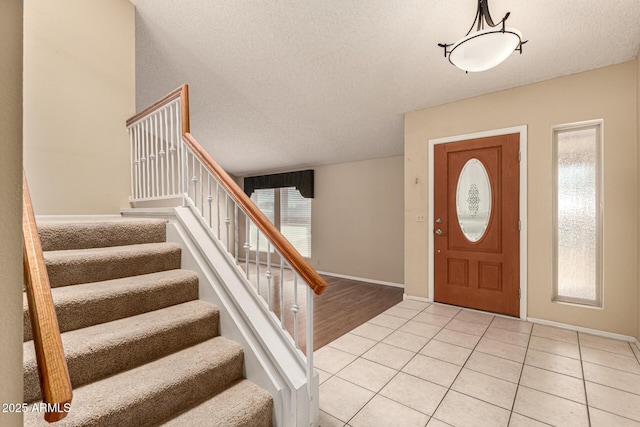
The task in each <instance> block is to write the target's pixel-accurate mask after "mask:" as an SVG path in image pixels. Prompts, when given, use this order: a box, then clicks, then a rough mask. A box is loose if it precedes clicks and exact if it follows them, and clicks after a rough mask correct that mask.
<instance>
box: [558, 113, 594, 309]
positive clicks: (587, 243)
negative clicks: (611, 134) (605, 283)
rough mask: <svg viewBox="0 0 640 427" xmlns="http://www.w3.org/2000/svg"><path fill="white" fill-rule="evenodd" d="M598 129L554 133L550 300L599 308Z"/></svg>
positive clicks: (584, 128) (592, 127) (590, 127)
mask: <svg viewBox="0 0 640 427" xmlns="http://www.w3.org/2000/svg"><path fill="white" fill-rule="evenodd" d="M599 134H600V127H599V126H593V125H590V126H588V127H583V128H577V129H567V130H556V131H555V132H554V136H555V138H554V139H555V141H554V151H555V159H556V161H555V172H556V176H555V180H556V183H555V184H556V185H555V195H554V198H555V200H554V202H555V215H554V216H555V218H554V220H555V230H554V232H555V260H554V261H555V263H554V264H555V265H554V267H555V268H554V270H555V271H554V276H555V277H554V279H555V294H556V295H555V297H556V299H558V300H565V301H570V302H581V303H586V304H592V305H598V304H599V303H600V288H601V286H600V283H601V279H600V276H601V274H600V272H601V258H602V256H601V245H600V240H601V239H600V229H601V226H600V184H599V183H600V141H599V140H600V138H599Z"/></svg>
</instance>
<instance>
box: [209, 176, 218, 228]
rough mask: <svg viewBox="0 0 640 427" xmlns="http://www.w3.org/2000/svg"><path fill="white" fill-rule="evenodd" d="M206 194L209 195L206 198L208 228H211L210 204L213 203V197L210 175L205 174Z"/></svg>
mask: <svg viewBox="0 0 640 427" xmlns="http://www.w3.org/2000/svg"><path fill="white" fill-rule="evenodd" d="M217 186H218V184H217V183H216V187H217ZM207 193H208V194H209V195H208V196H207V202H209V228H211V226H212V223H211V204H212V203H213V196H212V195H211V174H210V173H207Z"/></svg>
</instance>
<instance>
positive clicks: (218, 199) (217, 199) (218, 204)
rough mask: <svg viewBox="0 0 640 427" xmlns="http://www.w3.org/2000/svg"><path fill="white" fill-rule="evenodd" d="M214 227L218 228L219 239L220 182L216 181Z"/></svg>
mask: <svg viewBox="0 0 640 427" xmlns="http://www.w3.org/2000/svg"><path fill="white" fill-rule="evenodd" d="M216 227H217V229H218V240H220V184H218V181H216Z"/></svg>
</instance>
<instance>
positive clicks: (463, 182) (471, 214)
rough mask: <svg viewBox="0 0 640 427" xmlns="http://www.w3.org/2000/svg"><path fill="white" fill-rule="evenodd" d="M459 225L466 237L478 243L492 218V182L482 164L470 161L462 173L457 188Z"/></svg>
mask: <svg viewBox="0 0 640 427" xmlns="http://www.w3.org/2000/svg"><path fill="white" fill-rule="evenodd" d="M456 210H457V213H458V223H459V224H460V228H461V229H462V232H463V233H464V236H465V237H466V238H467V239H469V241H471V242H477V241H478V240H480V239H481V238H482V236H484V233H485V231H487V226H488V225H489V219H490V218H491V182H490V181H489V175H488V174H487V170H486V169H485V167H484V165H483V164H482V162H481V161H480V160H478V159H476V158H473V159H469V161H467V163H465V165H464V167H463V168H462V172H460V177H459V178H458V186H457V188H456Z"/></svg>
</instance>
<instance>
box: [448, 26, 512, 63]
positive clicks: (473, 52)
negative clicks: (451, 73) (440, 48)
mask: <svg viewBox="0 0 640 427" xmlns="http://www.w3.org/2000/svg"><path fill="white" fill-rule="evenodd" d="M521 43H522V34H521V33H520V31H518V30H516V29H515V28H504V29H502V28H501V29H495V28H489V29H485V30H480V31H477V32H474V33H471V34H468V35H466V36H465V37H463V38H462V39H460V40H458V41H457V42H456V43H455V44H454V45H453V46H451V49H450V50H449V62H451V63H452V64H453V65H455V66H456V67H458V68H460V69H461V70H464V71H468V72H478V71H485V70H488V69H490V68H493V67H495V66H496V65H498V64H500V63H501V62H503V61H504V60H506V59H507V58H508V57H509V56H510V55H511V54H512V53H513V52H514V51H515V50H516V49H517V48H518V46H520V45H521Z"/></svg>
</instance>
